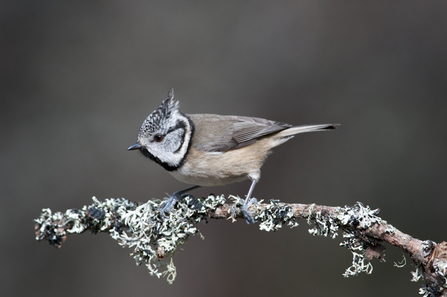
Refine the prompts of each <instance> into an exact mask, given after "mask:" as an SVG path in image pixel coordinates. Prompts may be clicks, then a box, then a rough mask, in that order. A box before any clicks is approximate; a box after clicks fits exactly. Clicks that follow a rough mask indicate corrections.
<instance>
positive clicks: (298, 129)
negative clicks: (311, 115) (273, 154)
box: [274, 124, 340, 146]
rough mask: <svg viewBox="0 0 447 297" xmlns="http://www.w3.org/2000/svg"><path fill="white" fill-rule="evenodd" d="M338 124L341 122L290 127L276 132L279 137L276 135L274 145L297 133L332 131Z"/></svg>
mask: <svg viewBox="0 0 447 297" xmlns="http://www.w3.org/2000/svg"><path fill="white" fill-rule="evenodd" d="M337 126H340V124H320V125H304V126H294V127H290V128H288V129H285V130H282V131H281V132H279V133H278V134H276V136H277V137H275V138H276V139H275V140H276V141H275V142H276V143H275V145H274V146H277V145H280V144H282V143H284V142H286V141H287V140H289V139H290V138H292V137H293V136H294V135H296V134H300V133H306V132H318V131H330V130H334V129H335V128H336V127H337Z"/></svg>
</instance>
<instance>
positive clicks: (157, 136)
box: [154, 134, 163, 142]
mask: <svg viewBox="0 0 447 297" xmlns="http://www.w3.org/2000/svg"><path fill="white" fill-rule="evenodd" d="M154 140H155V141H156V142H160V141H162V140H163V135H160V134H157V135H155V136H154Z"/></svg>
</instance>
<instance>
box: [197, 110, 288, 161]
mask: <svg viewBox="0 0 447 297" xmlns="http://www.w3.org/2000/svg"><path fill="white" fill-rule="evenodd" d="M190 117H191V118H192V119H193V120H196V121H197V120H198V121H200V122H201V123H202V125H201V127H197V125H196V128H197V129H196V132H197V134H199V135H197V136H198V137H195V144H194V147H195V148H196V149H199V150H202V151H208V152H226V151H229V150H235V149H239V148H242V147H245V146H248V145H250V144H252V143H254V142H256V140H258V139H259V138H261V137H263V136H266V135H269V134H272V133H276V132H279V131H282V130H284V129H287V128H290V127H292V125H289V124H286V123H281V122H276V121H270V120H266V119H261V118H252V117H244V116H220V115H209V114H207V115H190Z"/></svg>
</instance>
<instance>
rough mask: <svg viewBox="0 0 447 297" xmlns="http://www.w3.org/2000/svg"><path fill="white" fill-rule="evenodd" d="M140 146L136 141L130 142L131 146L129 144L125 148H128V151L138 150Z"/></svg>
mask: <svg viewBox="0 0 447 297" xmlns="http://www.w3.org/2000/svg"><path fill="white" fill-rule="evenodd" d="M142 147H143V146H142V145H141V144H140V143H139V142H136V143H134V144H132V145H131V146H129V147H128V148H127V150H128V151H133V150H139V149H140V148H142Z"/></svg>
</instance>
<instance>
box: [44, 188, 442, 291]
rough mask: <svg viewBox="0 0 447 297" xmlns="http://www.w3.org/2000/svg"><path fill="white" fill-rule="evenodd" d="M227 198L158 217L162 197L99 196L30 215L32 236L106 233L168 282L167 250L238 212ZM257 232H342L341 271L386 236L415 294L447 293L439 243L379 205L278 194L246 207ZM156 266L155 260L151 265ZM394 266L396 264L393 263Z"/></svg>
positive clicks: (53, 240)
mask: <svg viewBox="0 0 447 297" xmlns="http://www.w3.org/2000/svg"><path fill="white" fill-rule="evenodd" d="M229 198H230V199H232V200H233V204H226V203H225V202H226V201H225V198H224V197H223V196H214V195H210V196H208V197H207V198H205V199H195V198H194V197H192V196H188V197H186V198H185V199H184V200H183V201H181V202H178V203H177V204H176V205H175V207H174V208H173V209H172V210H171V212H170V214H169V218H168V219H162V218H161V217H160V215H159V210H160V208H161V206H162V204H163V201H160V200H156V201H148V202H146V203H143V204H137V203H134V202H132V201H129V200H126V199H124V198H120V199H106V200H105V201H103V202H102V201H99V200H98V199H96V198H95V197H93V198H92V199H93V204H92V205H89V206H84V207H83V208H82V209H81V210H78V209H69V210H67V211H66V212H65V213H60V212H57V213H54V214H53V213H52V212H51V210H50V209H43V210H42V214H41V215H40V217H39V218H38V219H36V220H35V222H36V224H35V230H36V239H37V240H39V241H40V240H48V241H49V243H50V244H51V245H54V246H55V247H57V248H60V247H61V246H62V244H63V243H64V242H65V240H66V237H67V235H68V234H70V233H83V232H85V231H91V232H92V233H97V232H107V233H109V234H110V236H111V237H112V238H113V239H115V240H117V241H118V243H119V244H120V245H122V246H125V247H129V248H133V249H134V250H133V252H132V253H131V255H132V256H133V257H134V258H135V260H136V263H137V265H141V264H144V265H146V266H147V268H148V270H149V273H150V274H151V275H156V276H157V277H161V276H166V277H167V280H168V282H170V283H172V282H173V281H174V279H175V277H176V269H175V266H174V264H173V257H172V256H173V253H174V252H175V250H176V249H177V247H179V246H180V245H182V244H183V243H185V242H186V241H187V240H188V239H189V238H190V236H191V235H194V234H197V233H199V234H200V232H199V230H198V228H197V226H196V225H197V223H199V222H200V221H202V220H205V221H208V219H232V220H233V221H234V220H236V218H242V217H243V215H242V213H241V210H240V207H241V206H242V203H243V200H242V199H241V198H239V197H235V196H230V197H229ZM250 211H251V212H252V213H253V216H254V217H255V219H256V220H257V221H258V222H259V228H260V230H264V231H276V230H278V229H280V228H282V227H283V226H289V227H291V228H293V227H296V226H298V223H297V220H298V219H305V220H307V223H308V224H309V225H312V228H311V229H310V230H309V233H311V234H312V235H320V236H325V237H331V238H335V237H336V236H337V235H338V234H339V233H340V232H341V233H342V234H343V241H342V242H341V243H340V245H341V246H344V247H345V248H347V249H349V250H350V251H351V253H352V255H353V261H352V265H351V266H350V267H349V268H347V269H346V271H345V273H344V274H343V275H344V276H345V277H349V276H352V275H357V274H359V273H361V272H366V273H371V272H372V269H373V267H372V264H371V262H370V261H371V260H372V259H374V258H377V259H379V260H381V259H383V251H384V250H385V247H384V246H383V245H382V244H381V243H382V242H387V243H389V244H390V245H393V246H396V247H398V248H400V249H401V250H403V251H404V252H405V253H407V254H408V255H409V256H410V258H411V259H412V260H413V262H414V264H415V265H416V267H417V268H416V271H415V272H413V279H412V281H418V280H420V279H423V282H424V283H423V285H422V287H421V288H420V290H419V293H420V294H421V295H423V296H426V297H432V296H433V297H434V296H447V278H446V277H447V242H442V243H439V244H436V243H435V242H433V241H431V240H425V241H422V240H419V239H416V238H413V237H411V236H410V235H408V234H405V233H403V232H401V231H399V230H398V229H396V228H395V227H394V226H392V225H391V224H388V223H387V222H386V221H385V220H383V219H381V218H380V217H378V216H377V214H378V213H379V210H371V209H370V208H369V207H368V206H366V207H365V206H364V205H363V204H361V203H359V202H358V203H357V204H356V205H354V206H345V207H332V206H323V205H315V204H286V203H281V202H280V201H279V200H271V201H270V203H262V201H261V203H259V204H257V205H254V206H252V207H251V209H250ZM159 264H163V265H159ZM395 265H396V266H397V264H395Z"/></svg>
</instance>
